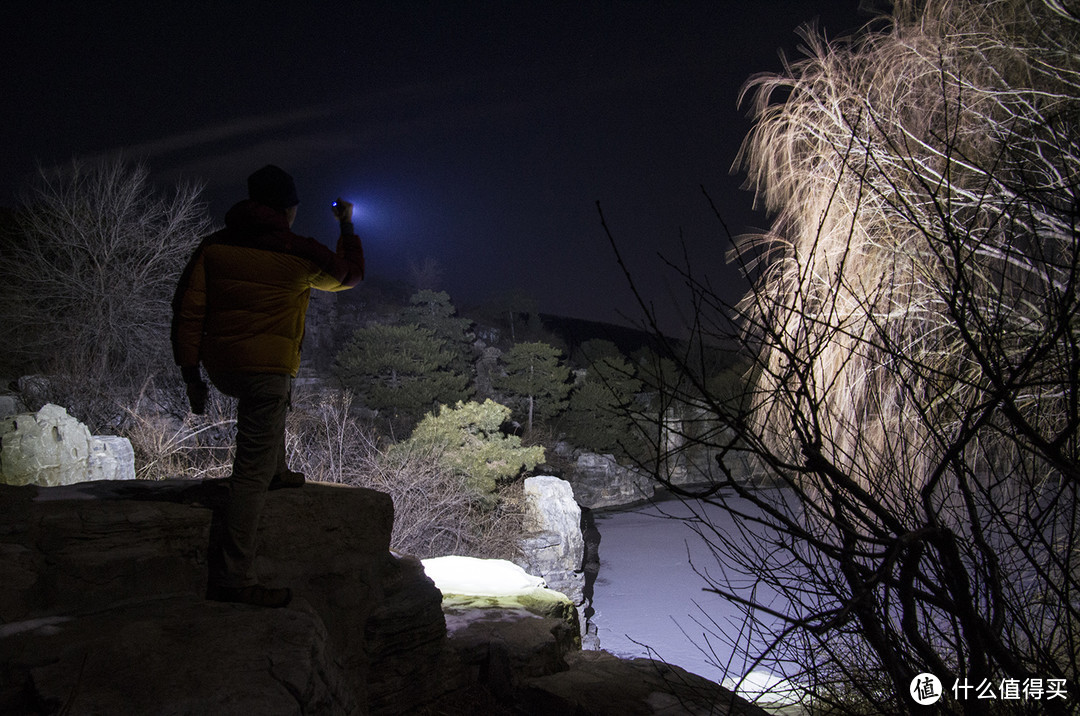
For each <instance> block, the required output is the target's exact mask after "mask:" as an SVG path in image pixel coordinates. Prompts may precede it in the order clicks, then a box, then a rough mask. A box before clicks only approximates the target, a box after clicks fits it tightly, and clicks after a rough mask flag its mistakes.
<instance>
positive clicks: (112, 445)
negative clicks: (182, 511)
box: [0, 403, 135, 486]
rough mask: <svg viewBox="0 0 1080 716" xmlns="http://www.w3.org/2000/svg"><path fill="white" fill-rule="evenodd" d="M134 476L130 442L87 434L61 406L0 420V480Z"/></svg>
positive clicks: (43, 482) (42, 482) (66, 481)
mask: <svg viewBox="0 0 1080 716" xmlns="http://www.w3.org/2000/svg"><path fill="white" fill-rule="evenodd" d="M134 479H135V453H134V451H133V450H132V449H131V441H129V440H128V439H127V438H119V437H114V436H102V435H91V434H90V430H89V429H88V428H87V427H86V426H85V425H83V424H82V423H80V422H79V421H78V420H76V419H75V418H73V417H71V416H70V415H68V413H67V410H65V409H64V408H62V407H60V406H59V405H53V404H52V403H49V404H47V405H45V406H44V407H43V408H42V409H41V410H39V411H38V412H36V413H19V414H17V415H7V416H5V417H3V418H0V482H3V483H5V484H8V485H30V484H33V485H47V486H52V485H70V484H73V483H76V482H86V481H90V480H134Z"/></svg>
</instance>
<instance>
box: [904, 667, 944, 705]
mask: <svg viewBox="0 0 1080 716" xmlns="http://www.w3.org/2000/svg"><path fill="white" fill-rule="evenodd" d="M911 698H913V699H915V703H917V704H919V705H920V706H929V705H930V704H936V703H937V702H938V699H940V698H941V680H940V679H939V678H938V677H936V676H934V675H933V674H929V673H925V672H924V673H922V674H919V675H918V676H916V677H915V678H914V679H912V680H911Z"/></svg>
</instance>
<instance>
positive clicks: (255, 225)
mask: <svg viewBox="0 0 1080 716" xmlns="http://www.w3.org/2000/svg"><path fill="white" fill-rule="evenodd" d="M225 228H226V229H228V230H229V231H230V232H233V233H235V234H238V235H240V236H245V237H246V236H253V235H260V234H267V233H272V232H275V231H282V230H284V231H288V230H289V222H288V219H286V218H285V215H284V214H283V213H281V212H280V211H278V210H276V209H272V208H270V207H269V206H266V205H265V204H260V203H259V202H257V201H252V200H251V199H245V200H243V201H240V202H237V203H236V204H234V205H233V207H232V208H231V209H229V211H228V212H226V213H225Z"/></svg>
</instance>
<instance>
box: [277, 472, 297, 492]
mask: <svg viewBox="0 0 1080 716" xmlns="http://www.w3.org/2000/svg"><path fill="white" fill-rule="evenodd" d="M303 486H304V473H302V472H296V471H294V470H285V472H279V473H278V474H277V475H274V479H273V480H271V481H270V489H271V490H280V489H282V488H288V487H303Z"/></svg>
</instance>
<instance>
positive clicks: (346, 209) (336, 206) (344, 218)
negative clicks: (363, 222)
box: [330, 196, 353, 224]
mask: <svg viewBox="0 0 1080 716" xmlns="http://www.w3.org/2000/svg"><path fill="white" fill-rule="evenodd" d="M330 206H331V208H330V210H331V211H333V212H334V218H335V219H337V220H338V221H339V222H341V223H343V224H345V223H349V222H351V221H352V215H353V205H352V204H350V203H349V202H347V201H345V200H344V199H342V198H341V197H340V196H339V197H338V198H337V201H335V202H334V203H333V204H331V205H330Z"/></svg>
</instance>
